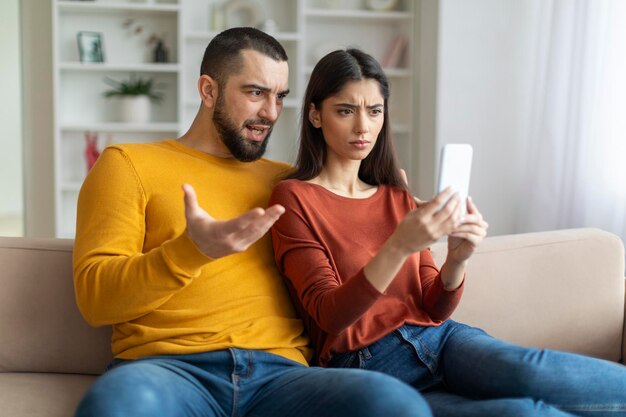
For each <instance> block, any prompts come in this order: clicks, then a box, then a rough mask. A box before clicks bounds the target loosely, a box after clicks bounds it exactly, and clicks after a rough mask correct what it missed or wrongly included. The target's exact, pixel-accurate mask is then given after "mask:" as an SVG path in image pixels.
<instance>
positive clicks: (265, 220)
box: [183, 184, 285, 259]
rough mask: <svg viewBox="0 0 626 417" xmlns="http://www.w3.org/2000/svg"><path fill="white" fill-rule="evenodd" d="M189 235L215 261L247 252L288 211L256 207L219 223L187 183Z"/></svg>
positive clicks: (185, 188) (186, 206) (185, 185)
mask: <svg viewBox="0 0 626 417" xmlns="http://www.w3.org/2000/svg"><path fill="white" fill-rule="evenodd" d="M183 191H184V193H185V219H186V220H187V235H189V238H190V239H191V240H192V241H193V242H194V243H195V244H196V246H198V248H199V249H200V250H201V251H202V252H203V253H204V254H205V255H207V256H209V257H211V258H214V259H216V258H221V257H223V256H227V255H231V254H233V253H238V252H243V251H245V250H246V249H248V247H250V245H252V244H253V243H254V242H256V241H257V240H259V239H260V238H261V237H263V235H265V233H267V231H268V230H269V229H270V227H272V225H273V224H274V223H275V222H276V220H278V218H279V217H280V216H281V215H282V214H283V213H284V212H285V209H284V207H282V206H280V205H278V204H277V205H274V206H272V207H269V208H267V209H265V210H264V209H262V208H255V209H253V210H250V211H249V212H247V213H244V214H242V215H241V216H239V217H236V218H234V219H231V220H224V221H219V220H215V219H214V218H213V217H211V216H210V215H209V213H207V212H206V211H205V210H204V209H202V208H201V207H200V206H199V205H198V198H197V197H196V192H195V191H194V189H193V187H192V186H191V185H189V184H183Z"/></svg>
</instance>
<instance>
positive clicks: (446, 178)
mask: <svg viewBox="0 0 626 417" xmlns="http://www.w3.org/2000/svg"><path fill="white" fill-rule="evenodd" d="M472 154H473V149H472V145H468V144H458V143H454V144H447V145H444V146H443V148H441V158H440V160H439V181H438V183H437V192H438V193H440V192H442V191H443V190H444V189H446V188H447V187H451V188H452V191H453V192H456V193H458V194H459V197H460V198H461V216H464V215H465V214H466V212H467V196H468V195H469V184H470V174H471V171H472Z"/></svg>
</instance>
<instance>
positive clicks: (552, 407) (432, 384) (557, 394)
mask: <svg viewBox="0 0 626 417" xmlns="http://www.w3.org/2000/svg"><path fill="white" fill-rule="evenodd" d="M330 366H332V367H342V368H361V369H368V370H374V371H379V372H384V373H386V374H388V375H391V376H394V377H396V378H398V379H400V380H402V381H404V382H406V383H407V384H410V385H412V386H413V387H414V388H416V389H417V390H419V391H420V392H421V393H422V395H423V397H424V398H425V399H426V401H427V402H428V404H429V405H430V407H431V409H432V412H433V414H434V415H435V416H436V417H448V416H450V417H452V416H456V417H474V416H475V417H489V416H494V417H495V416H497V417H503V416H506V417H512V416H594V417H604V416H613V417H616V416H626V367H624V366H622V365H619V364H616V363H612V362H608V361H604V360H600V359H595V358H590V357H586V356H582V355H576V354H571V353H564V352H556V351H551V350H539V349H529V348H525V347H520V346H515V345H511V344H508V343H505V342H502V341H500V340H497V339H495V338H493V337H491V336H489V335H488V334H486V333H485V332H484V331H482V330H480V329H477V328H474V327H470V326H466V325H464V324H460V323H457V322H454V321H452V320H448V321H446V322H445V323H443V324H442V325H441V326H440V327H419V326H408V325H406V326H403V327H401V328H399V329H398V330H396V331H394V332H393V333H391V334H389V335H388V336H386V337H385V338H383V339H381V340H379V341H378V342H376V343H374V344H372V345H371V346H369V347H367V348H365V349H361V350H359V351H355V352H351V353H344V354H340V355H336V356H335V357H333V359H332V361H331V363H330Z"/></svg>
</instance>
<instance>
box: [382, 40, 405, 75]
mask: <svg viewBox="0 0 626 417" xmlns="http://www.w3.org/2000/svg"><path fill="white" fill-rule="evenodd" d="M408 42H409V41H408V39H407V38H406V36H404V35H397V36H395V37H394V38H393V39H392V40H391V42H390V43H389V47H388V48H387V54H386V55H385V57H384V58H383V60H382V62H381V65H382V67H383V68H399V67H401V66H402V65H403V63H404V55H405V52H406V47H407V44H408Z"/></svg>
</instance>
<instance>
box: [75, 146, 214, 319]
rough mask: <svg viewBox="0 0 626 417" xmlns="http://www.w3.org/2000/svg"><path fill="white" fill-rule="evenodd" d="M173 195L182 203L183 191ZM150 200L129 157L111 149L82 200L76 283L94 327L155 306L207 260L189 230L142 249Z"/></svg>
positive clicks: (100, 161) (86, 184)
mask: <svg viewBox="0 0 626 417" xmlns="http://www.w3.org/2000/svg"><path fill="white" fill-rule="evenodd" d="M172 198H180V199H181V201H182V198H183V197H182V192H181V195H180V196H176V195H173V196H172ZM146 204H147V199H146V195H145V192H144V189H143V187H142V184H141V181H140V179H139V176H138V174H137V172H136V171H135V169H134V167H133V165H132V162H131V161H130V159H129V157H128V155H127V154H126V153H125V152H124V151H123V150H122V149H120V148H117V147H109V148H107V149H106V150H105V151H104V152H103V153H102V155H101V156H100V157H99V158H98V161H97V163H96V164H95V165H94V166H93V168H92V169H91V171H90V173H89V175H88V176H87V178H86V180H85V182H84V184H83V186H82V188H81V191H80V194H79V198H78V212H77V227H76V240H75V245H74V287H75V294H76V300H77V303H78V307H79V309H80V311H81V313H82V314H83V316H84V317H85V319H86V320H87V322H89V323H90V324H91V325H94V326H102V325H109V324H115V323H121V322H126V321H130V320H133V319H136V318H138V317H141V316H143V315H145V314H147V313H149V312H151V311H153V310H155V309H156V308H158V307H159V306H160V305H162V304H163V303H165V302H166V301H167V300H168V299H169V298H171V297H172V295H174V294H175V293H176V292H177V291H179V290H181V289H182V288H184V287H185V286H186V285H188V284H189V283H190V282H191V280H192V279H193V278H194V277H196V276H198V275H199V273H200V270H201V268H202V266H204V265H205V264H206V263H208V262H210V258H208V257H206V256H205V255H204V254H203V253H202V252H200V251H199V250H198V248H197V247H196V246H195V244H194V243H193V242H192V241H191V240H190V239H189V238H188V237H187V234H186V233H184V232H183V233H182V234H180V235H179V236H178V237H175V238H173V239H171V240H169V241H166V242H164V243H163V244H162V245H161V246H159V247H157V248H154V249H153V250H151V251H149V252H147V253H143V243H144V237H145V232H146V221H147V219H146V214H145V207H146Z"/></svg>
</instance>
